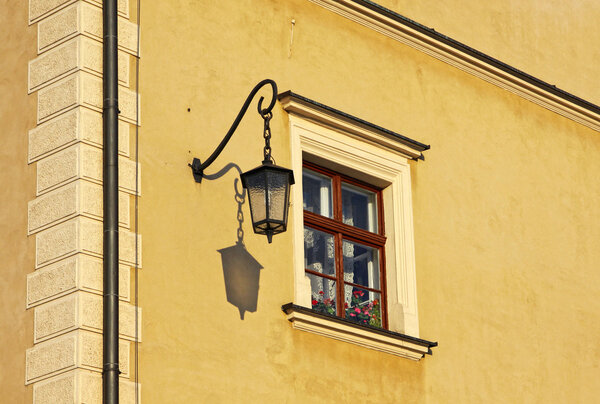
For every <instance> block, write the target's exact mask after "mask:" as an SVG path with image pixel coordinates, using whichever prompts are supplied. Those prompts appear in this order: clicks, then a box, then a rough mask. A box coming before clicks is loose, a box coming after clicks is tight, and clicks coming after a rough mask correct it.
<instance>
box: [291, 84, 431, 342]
mask: <svg viewBox="0 0 600 404" xmlns="http://www.w3.org/2000/svg"><path fill="white" fill-rule="evenodd" d="M285 94H290V93H284V94H282V95H281V96H280V99H283V98H284V95H285ZM291 94H293V93H291ZM300 98H302V97H300V96H296V95H292V96H289V97H287V98H285V100H284V101H282V104H283V107H284V109H285V110H286V111H287V112H288V113H289V122H290V136H291V161H292V169H293V171H294V176H295V178H302V161H304V160H306V161H311V162H313V163H316V164H319V165H321V166H324V167H327V168H330V169H333V170H335V171H338V172H341V173H344V174H347V175H349V176H352V177H354V178H357V179H359V180H361V181H364V182H367V183H370V184H373V185H374V186H377V187H380V188H381V189H382V196H383V203H384V206H385V208H384V225H385V236H386V238H387V239H386V244H385V251H386V254H385V256H386V283H387V307H388V323H389V329H390V330H391V331H395V332H399V333H402V334H406V335H410V336H413V337H418V335H419V320H418V310H417V284H416V272H415V254H414V232H413V220H412V196H411V181H410V166H409V164H408V159H411V158H414V156H415V155H417V154H416V153H415V152H416V150H412V151H411V150H408V149H407V146H406V143H410V142H413V143H414V145H415V146H414V147H418V145H421V146H423V147H424V148H428V146H426V145H423V144H421V143H419V142H416V141H414V140H411V139H408V138H405V137H401V138H397V140H396V141H394V140H393V138H392V137H391V136H389V137H387V139H386V141H385V142H380V141H375V140H374V139H378V140H381V139H380V136H381V133H380V132H381V131H379V130H374V129H372V128H371V127H369V126H368V125H362V127H359V126H355V125H352V126H348V125H346V123H344V122H345V121H347V119H346V118H345V117H344V116H341V115H339V116H335V115H336V114H335V113H334V112H333V111H335V110H333V109H332V108H329V107H326V106H322V105H321V104H317V103H315V104H314V105H313V104H311V103H307V102H302V103H301V104H302V105H300V103H299V102H297V101H298V100H300ZM305 100H306V99H305ZM323 108H328V110H329V112H330V113H329V114H328V115H327V116H324V115H319V114H321V112H322V109H323ZM299 111H300V112H299ZM308 116H310V117H311V118H307V117H308ZM332 122H334V123H335V125H331V123H332ZM363 122H364V121H363ZM370 125H372V124H370ZM373 127H375V126H374V125H373ZM348 128H350V129H348ZM377 128H378V127H377ZM380 129H382V130H385V129H383V128H380ZM386 131H387V130H386ZM387 132H389V133H390V134H391V133H393V132H391V131H387ZM418 155H420V152H418ZM302 206H303V201H302V181H298V183H297V184H296V185H295V186H294V188H293V190H292V212H291V216H292V218H293V225H292V226H291V227H292V229H293V230H292V231H293V234H294V274H295V275H294V284H295V288H294V303H295V304H296V305H299V306H303V307H307V308H310V307H312V305H311V288H310V280H309V279H308V277H307V276H306V275H305V273H304V272H305V271H304V231H303V209H302Z"/></svg>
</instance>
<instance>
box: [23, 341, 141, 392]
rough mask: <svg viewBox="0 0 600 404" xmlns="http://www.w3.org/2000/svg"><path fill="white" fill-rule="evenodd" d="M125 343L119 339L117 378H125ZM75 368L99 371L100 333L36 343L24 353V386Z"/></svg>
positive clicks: (127, 354)
mask: <svg viewBox="0 0 600 404" xmlns="http://www.w3.org/2000/svg"><path fill="white" fill-rule="evenodd" d="M129 347H130V344H129V342H128V341H124V340H119V369H120V370H121V377H129ZM76 368H82V369H87V370H92V371H95V372H101V371H102V334H98V333H95V332H90V331H84V330H77V331H72V332H70V333H68V334H65V335H61V336H59V337H56V338H52V339H50V340H48V341H44V342H40V343H39V344H36V345H35V346H34V347H33V348H29V349H28V350H27V351H26V353H25V384H31V383H34V382H36V381H39V380H44V379H46V378H49V377H52V376H56V375H58V374H60V373H63V372H67V371H69V370H73V369H76Z"/></svg>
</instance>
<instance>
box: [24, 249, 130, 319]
mask: <svg viewBox="0 0 600 404" xmlns="http://www.w3.org/2000/svg"><path fill="white" fill-rule="evenodd" d="M102 265H103V264H102V260H101V259H98V258H94V257H90V256H87V255H83V254H77V255H75V256H71V257H69V258H65V259H64V260H61V261H59V262H56V263H54V264H52V265H48V266H46V267H44V268H41V269H38V270H37V271H35V272H32V273H30V274H29V275H27V308H31V307H35V306H37V305H40V304H42V303H46V302H48V301H51V300H54V299H57V298H59V297H61V296H65V295H67V294H69V293H72V292H74V291H77V290H83V291H86V292H89V293H94V294H96V295H102V290H103V284H102V272H103V267H102ZM129 272H130V270H129V267H128V266H126V265H119V299H121V300H123V301H129V300H130V293H129V290H130V273H129Z"/></svg>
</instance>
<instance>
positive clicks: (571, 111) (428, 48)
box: [310, 0, 600, 131]
mask: <svg viewBox="0 0 600 404" xmlns="http://www.w3.org/2000/svg"><path fill="white" fill-rule="evenodd" d="M310 1H311V2H313V3H315V4H318V5H320V6H322V7H324V8H326V9H328V10H330V11H333V12H335V13H337V14H339V15H341V16H343V17H346V18H348V19H350V20H352V21H354V22H357V23H359V24H361V25H364V26H365V27H368V28H370V29H372V30H374V31H377V32H379V33H381V34H383V35H386V36H388V37H390V38H392V39H395V40H397V41H399V42H402V43H404V44H406V45H408V46H411V47H413V48H415V49H417V50H420V51H422V52H424V53H426V54H428V55H430V56H433V57H434V58H436V59H439V60H441V61H443V62H445V63H448V64H449V65H452V66H454V67H457V68H459V69H461V70H463V71H465V72H467V73H469V74H472V75H474V76H476V77H479V78H481V79H483V80H485V81H487V82H489V83H492V84H494V85H496V86H498V87H501V88H503V89H505V90H508V91H510V92H512V93H514V94H517V95H519V96H521V97H523V98H525V99H527V100H529V101H531V102H534V103H535V104H538V105H540V106H542V107H544V108H546V109H548V110H550V111H553V112H555V113H557V114H560V115H562V116H564V117H566V118H569V119H571V120H573V121H575V122H578V123H580V124H582V125H584V126H587V127H589V128H591V129H593V130H595V131H600V107H598V106H597V105H594V104H592V103H590V102H587V101H585V100H583V99H581V98H578V97H576V96H574V95H572V94H569V93H567V92H566V91H563V90H560V89H558V88H556V87H555V86H552V85H550V84H548V83H545V82H543V81H541V80H539V79H537V78H535V77H533V76H530V75H528V74H526V73H524V72H521V71H519V70H517V69H515V68H513V67H511V66H508V65H506V64H504V63H502V62H500V61H498V60H496V59H494V58H492V57H490V56H487V55H485V54H483V53H481V52H479V51H477V50H475V49H472V48H470V47H468V46H466V45H464V44H461V43H460V42H458V41H455V40H453V39H452V38H449V37H447V36H445V35H442V34H440V33H437V32H435V31H434V30H432V29H430V28H427V27H424V26H422V25H420V24H418V23H416V22H414V21H412V20H409V19H408V18H406V17H403V16H401V15H399V14H396V13H394V12H392V11H391V10H387V9H385V8H383V7H381V6H379V5H378V4H375V3H373V2H371V1H368V0H310Z"/></svg>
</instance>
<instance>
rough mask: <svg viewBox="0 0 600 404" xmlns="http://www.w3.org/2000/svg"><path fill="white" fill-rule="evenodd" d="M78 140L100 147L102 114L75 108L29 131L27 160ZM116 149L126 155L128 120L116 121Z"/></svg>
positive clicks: (127, 149) (30, 160)
mask: <svg viewBox="0 0 600 404" xmlns="http://www.w3.org/2000/svg"><path fill="white" fill-rule="evenodd" d="M77 141H81V142H84V143H88V144H91V145H94V146H97V147H102V142H103V139H102V114H101V113H98V112H95V111H90V110H89V109H86V108H76V109H74V110H72V111H70V112H67V113H65V114H62V115H59V116H57V117H56V118H54V119H51V120H49V121H48V122H45V123H43V124H41V125H39V126H37V127H36V128H34V129H32V130H30V131H29V162H30V163H32V162H34V161H36V160H39V159H40V158H43V157H47V156H48V155H49V154H51V153H55V152H57V151H60V150H61V149H64V148H65V147H68V146H71V145H73V144H74V143H75V142H77ZM119 153H120V154H121V155H123V156H129V124H127V123H125V122H123V121H119Z"/></svg>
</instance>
